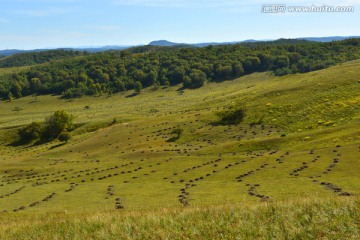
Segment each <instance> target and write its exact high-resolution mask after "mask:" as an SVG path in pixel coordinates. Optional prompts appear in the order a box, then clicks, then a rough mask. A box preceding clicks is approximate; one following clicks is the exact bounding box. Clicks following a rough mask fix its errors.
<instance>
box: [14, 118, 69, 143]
mask: <svg viewBox="0 0 360 240" xmlns="http://www.w3.org/2000/svg"><path fill="white" fill-rule="evenodd" d="M73 120H74V116H72V115H71V114H68V113H67V112H65V111H56V112H55V113H54V114H53V115H52V116H50V117H49V118H47V119H46V120H45V122H42V123H38V122H33V123H31V124H29V125H28V126H26V127H24V128H22V129H20V130H19V131H18V134H19V137H20V142H30V141H33V140H40V139H42V140H45V141H47V140H53V139H56V138H59V140H60V141H65V142H66V141H67V140H69V139H70V138H68V139H67V140H61V139H66V138H67V137H69V136H70V134H69V133H68V131H70V130H72V129H73V126H74V125H73ZM67 134H68V135H69V136H66V135H67Z"/></svg>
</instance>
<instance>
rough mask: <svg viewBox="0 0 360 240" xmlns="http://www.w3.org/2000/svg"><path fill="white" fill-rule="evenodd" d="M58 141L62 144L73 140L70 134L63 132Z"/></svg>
mask: <svg viewBox="0 0 360 240" xmlns="http://www.w3.org/2000/svg"><path fill="white" fill-rule="evenodd" d="M58 139H59V140H60V141H61V142H66V143H67V142H68V141H69V140H70V139H71V135H70V133H68V132H62V133H60V135H59V137H58Z"/></svg>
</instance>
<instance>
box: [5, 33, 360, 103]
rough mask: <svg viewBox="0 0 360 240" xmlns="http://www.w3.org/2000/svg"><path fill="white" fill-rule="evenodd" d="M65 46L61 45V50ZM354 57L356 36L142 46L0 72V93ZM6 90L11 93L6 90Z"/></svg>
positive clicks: (166, 79)
mask: <svg viewBox="0 0 360 240" xmlns="http://www.w3.org/2000/svg"><path fill="white" fill-rule="evenodd" d="M65 52H66V51H65ZM359 58H360V39H349V40H344V41H339V42H331V43H316V42H307V41H290V40H286V39H283V40H279V41H275V42H264V43H253V44H250V43H246V44H236V45H224V46H209V47H205V48H183V47H182V48H171V47H156V46H144V47H139V48H133V49H129V50H125V51H110V52H105V53H97V54H91V55H84V56H80V57H73V58H67V59H65V60H58V61H50V62H49V63H46V64H43V65H41V66H36V67H32V68H30V69H29V70H26V71H23V72H19V73H16V74H8V75H2V76H0V95H1V97H3V98H5V99H6V98H8V97H9V96H11V94H12V96H13V97H21V96H27V95H31V94H35V93H36V94H59V95H62V96H63V97H65V98H73V97H81V96H84V95H98V94H103V93H116V92H122V91H126V90H132V89H134V90H135V91H136V92H140V91H141V88H143V87H151V86H154V87H153V88H154V89H157V88H159V87H160V86H170V85H177V84H183V86H184V87H185V88H197V87H201V86H203V84H204V83H205V82H206V81H209V82H221V81H225V80H231V79H235V78H238V77H240V76H243V75H246V74H250V73H253V72H260V71H273V72H274V73H275V74H276V75H286V74H291V73H305V72H309V71H314V70H319V69H323V68H326V67H328V66H331V65H334V64H337V63H341V62H346V61H350V60H354V59H359ZM10 93H11V94H10Z"/></svg>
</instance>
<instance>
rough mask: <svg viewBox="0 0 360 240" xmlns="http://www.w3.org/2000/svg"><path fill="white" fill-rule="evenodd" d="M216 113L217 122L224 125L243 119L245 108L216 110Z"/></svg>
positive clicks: (237, 122)
mask: <svg viewBox="0 0 360 240" xmlns="http://www.w3.org/2000/svg"><path fill="white" fill-rule="evenodd" d="M216 115H217V116H218V117H219V118H220V119H219V123H220V124H224V125H231V124H239V123H241V122H242V121H243V120H244V117H245V110H243V109H241V108H237V107H230V108H229V109H227V110H225V111H222V112H218V113H216Z"/></svg>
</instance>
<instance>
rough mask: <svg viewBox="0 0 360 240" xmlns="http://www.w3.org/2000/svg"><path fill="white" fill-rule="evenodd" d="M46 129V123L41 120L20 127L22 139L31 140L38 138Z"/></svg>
mask: <svg viewBox="0 0 360 240" xmlns="http://www.w3.org/2000/svg"><path fill="white" fill-rule="evenodd" d="M43 130H44V124H43V123H39V122H33V123H31V124H30V125H28V126H26V127H24V128H22V129H20V130H19V131H18V133H19V136H20V141H22V142H30V141H33V140H38V139H39V138H40V137H41V135H42V133H43Z"/></svg>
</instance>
